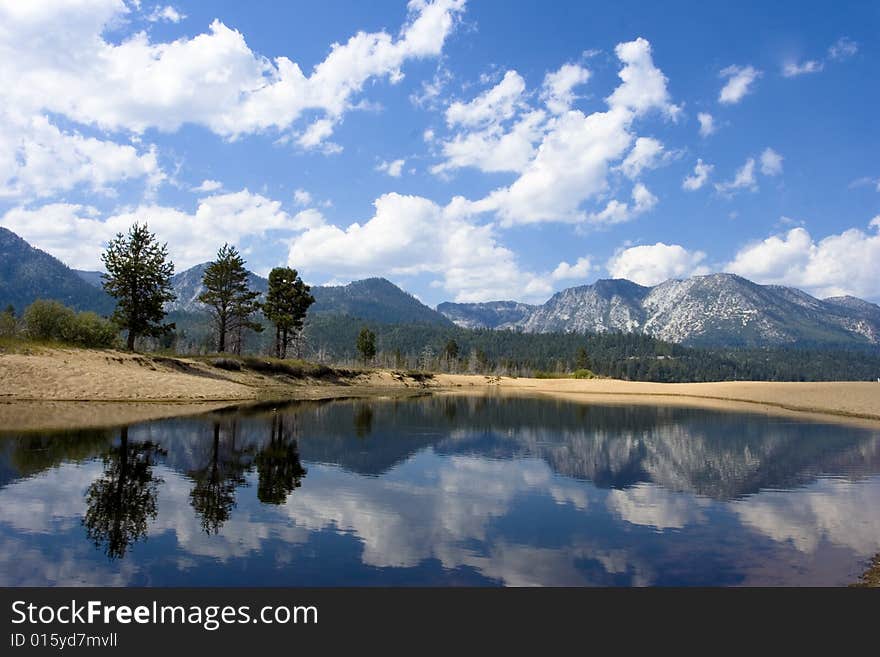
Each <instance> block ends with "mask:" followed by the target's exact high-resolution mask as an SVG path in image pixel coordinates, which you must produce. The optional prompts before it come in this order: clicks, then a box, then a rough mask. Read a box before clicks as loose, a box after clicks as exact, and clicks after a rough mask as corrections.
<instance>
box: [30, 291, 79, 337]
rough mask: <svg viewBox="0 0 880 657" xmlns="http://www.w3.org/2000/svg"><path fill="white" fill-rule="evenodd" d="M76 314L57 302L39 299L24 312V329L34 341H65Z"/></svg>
mask: <svg viewBox="0 0 880 657" xmlns="http://www.w3.org/2000/svg"><path fill="white" fill-rule="evenodd" d="M75 317H76V313H74V312H73V310H71V309H70V308H68V307H67V306H65V305H64V304H62V303H58V302H57V301H49V300H47V299H37V300H36V301H34V302H33V303H32V304H31V305H29V306H28V307H27V308H26V309H25V311H24V329H25V331H26V332H27V334H28V336H29V337H30V338H32V339H34V340H63V336H64V335H65V333H68V332H69V331H70V330H71V325H72V324H73V322H74V319H75Z"/></svg>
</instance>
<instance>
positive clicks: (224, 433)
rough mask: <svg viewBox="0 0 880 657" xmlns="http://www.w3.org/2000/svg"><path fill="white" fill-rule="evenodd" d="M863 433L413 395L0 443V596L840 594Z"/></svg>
mask: <svg viewBox="0 0 880 657" xmlns="http://www.w3.org/2000/svg"><path fill="white" fill-rule="evenodd" d="M878 509H880V432H878V431H872V430H869V429H860V428H851V427H845V426H836V425H832V424H819V423H813V422H801V421H792V420H785V419H778V418H777V419H774V418H768V417H765V416H762V415H748V414H735V413H721V412H715V411H706V410H694V409H682V408H669V407H650V406H612V405H608V406H603V405H586V404H575V403H569V402H561V401H552V400H546V399H523V398H501V397H498V398H496V397H427V398H421V399H416V400H405V401H371V402H364V401H340V402H329V403H313V402H310V403H297V404H293V405H289V406H285V407H280V408H277V409H274V410H273V409H271V408H262V409H259V408H250V409H237V410H234V411H225V412H218V413H212V414H209V415H204V416H199V417H188V418H179V419H172V420H163V421H157V422H149V423H143V424H137V425H132V426H129V427H115V428H112V429H106V430H89V431H79V432H62V433H58V432H56V433H45V434H0V585H3V586H22V585H47V584H48V585H145V586H154V585H155V586H168V585H170V586H201V585H232V586H234V585H254V586H261V585H625V586H626V585H807V584H811V585H816V584H818V585H839V584H847V583H850V582H853V581H854V580H855V579H856V578H857V577H858V575H859V574H860V573H861V572H862V571H863V570H864V568H865V563H866V561H867V560H868V559H869V558H870V557H871V556H872V555H873V554H874V553H876V552H878V551H880V511H878Z"/></svg>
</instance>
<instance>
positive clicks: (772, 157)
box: [761, 148, 783, 176]
mask: <svg viewBox="0 0 880 657" xmlns="http://www.w3.org/2000/svg"><path fill="white" fill-rule="evenodd" d="M782 160H783V157H782V156H781V155H780V154H779V153H777V152H776V151H774V150H773V149H772V148H765V149H764V152H763V153H761V173H763V174H764V175H765V176H778V175H779V174H780V173H782Z"/></svg>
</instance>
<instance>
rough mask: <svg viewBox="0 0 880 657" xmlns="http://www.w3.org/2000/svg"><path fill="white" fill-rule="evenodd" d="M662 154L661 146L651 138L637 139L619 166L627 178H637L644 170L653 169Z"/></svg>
mask: <svg viewBox="0 0 880 657" xmlns="http://www.w3.org/2000/svg"><path fill="white" fill-rule="evenodd" d="M662 153H663V144H661V143H660V142H659V141H657V140H656V139H654V138H652V137H639V138H638V139H636V144H635V146H633V149H632V150H631V151H630V152H629V155H627V156H626V158H625V159H624V160H623V162H622V163H621V165H620V170H621V171H623V175H625V176H626V177H627V178H638V176H639V174H640V173H641V172H642V171H643V170H644V169H653V168H654V167H656V166H657V161H658V160H659V158H660V155H661V154H662Z"/></svg>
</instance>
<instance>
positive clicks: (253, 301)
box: [198, 244, 262, 353]
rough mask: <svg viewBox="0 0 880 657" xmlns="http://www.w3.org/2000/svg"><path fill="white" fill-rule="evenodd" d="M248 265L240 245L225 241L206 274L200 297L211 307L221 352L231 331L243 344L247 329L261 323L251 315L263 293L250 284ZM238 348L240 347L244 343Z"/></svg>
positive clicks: (257, 306)
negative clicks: (239, 247) (250, 286)
mask: <svg viewBox="0 0 880 657" xmlns="http://www.w3.org/2000/svg"><path fill="white" fill-rule="evenodd" d="M244 264H245V261H244V258H242V257H241V254H239V252H238V251H237V250H236V248H235V247H234V246H229V245H228V244H224V245H223V246H222V247H220V250H219V251H217V259H216V260H214V261H213V262H212V263H210V264H209V265H208V267H207V268H206V269H205V273H204V276H203V277H202V283H203V284H204V286H205V291H204V292H202V293H201V294H200V295H199V296H198V299H199V301H201V302H202V303H204V304H205V305H207V306H208V308H209V309H210V312H211V317H212V319H213V320H214V328H215V330H216V332H217V351H219V352H220V353H223V352H224V351H226V336H227V335H228V334H229V333H230V332H232V334H233V335H234V336H236V337H237V339H238V342H239V343H240V340H241V333H242V331H243V330H244V329H245V328H254V327H258V326H259V324H256V322H253V321H251V319H250V317H251V315H253V314H254V313H255V312H256V311H257V309H258V308H259V303H258V302H257V297H258V296H259V295H260V293H259V292H255V291H254V290H251V289H250V288H249V287H248V271H247V269H245V267H244ZM260 328H262V327H260ZM238 348H239V350H240V344H239V345H238Z"/></svg>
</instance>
